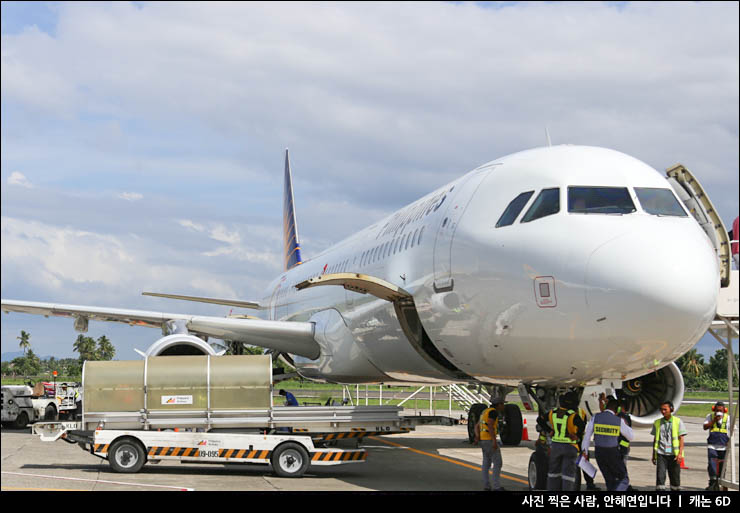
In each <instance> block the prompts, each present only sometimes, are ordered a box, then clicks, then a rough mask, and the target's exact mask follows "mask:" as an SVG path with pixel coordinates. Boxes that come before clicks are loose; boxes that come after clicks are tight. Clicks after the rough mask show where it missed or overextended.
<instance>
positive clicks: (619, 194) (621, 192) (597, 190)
mask: <svg viewBox="0 0 740 513" xmlns="http://www.w3.org/2000/svg"><path fill="white" fill-rule="evenodd" d="M635 210H637V209H636V208H635V204H634V203H633V202H632V198H630V193H629V191H628V190H627V187H568V212H570V213H573V214H631V213H632V212H634V211H635Z"/></svg>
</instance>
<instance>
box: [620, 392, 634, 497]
mask: <svg viewBox="0 0 740 513" xmlns="http://www.w3.org/2000/svg"><path fill="white" fill-rule="evenodd" d="M619 405H620V406H619V409H618V410H617V417H619V418H621V419H624V422H625V424H627V425H628V426H629V427H632V416H631V415H630V413H629V406H630V402H629V399H627V398H626V397H623V398H622V399H621V400H620V401H619ZM619 454H620V455H621V456H622V460H623V461H624V468H627V460H629V456H630V441H629V440H627V439H626V438H625V437H623V436H622V435H621V434H620V435H619ZM627 479H629V469H627ZM627 491H628V492H634V491H637V488H635V487H633V486H632V485H631V484H630V485H629V487H628V488H627Z"/></svg>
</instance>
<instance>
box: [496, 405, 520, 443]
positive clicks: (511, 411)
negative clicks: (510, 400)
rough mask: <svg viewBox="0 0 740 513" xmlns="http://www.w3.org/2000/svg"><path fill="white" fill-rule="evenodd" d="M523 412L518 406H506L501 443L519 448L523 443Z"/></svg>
mask: <svg viewBox="0 0 740 513" xmlns="http://www.w3.org/2000/svg"><path fill="white" fill-rule="evenodd" d="M523 425H524V423H523V421H522V412H521V410H520V409H519V406H517V405H516V404H507V405H505V406H504V422H503V425H502V426H501V443H503V444H504V445H508V446H517V445H519V444H520V443H521V441H522V430H523Z"/></svg>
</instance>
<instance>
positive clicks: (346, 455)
mask: <svg viewBox="0 0 740 513" xmlns="http://www.w3.org/2000/svg"><path fill="white" fill-rule="evenodd" d="M365 460H367V451H332V452H315V453H314V454H313V456H312V457H311V461H365Z"/></svg>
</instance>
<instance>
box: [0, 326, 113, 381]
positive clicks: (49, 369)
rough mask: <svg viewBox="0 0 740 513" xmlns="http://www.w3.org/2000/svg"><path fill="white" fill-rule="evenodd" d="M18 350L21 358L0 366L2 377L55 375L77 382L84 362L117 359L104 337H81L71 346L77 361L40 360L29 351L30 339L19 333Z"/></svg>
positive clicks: (70, 359) (109, 343) (28, 336)
mask: <svg viewBox="0 0 740 513" xmlns="http://www.w3.org/2000/svg"><path fill="white" fill-rule="evenodd" d="M16 339H17V340H20V343H19V344H18V346H19V347H20V348H21V349H23V356H19V357H17V358H13V360H12V361H10V362H2V375H3V376H23V377H29V376H44V375H47V374H48V375H51V374H52V373H53V372H54V371H57V374H58V376H60V377H61V376H65V377H66V378H69V379H79V378H80V377H81V376H82V365H83V364H84V363H85V362H86V361H87V360H112V359H113V358H114V357H115V356H116V348H115V347H114V346H113V343H112V342H111V341H110V339H109V338H108V337H106V336H105V335H101V336H100V337H98V339H97V340H96V339H94V338H92V337H86V336H84V335H80V336H78V337H77V339H76V340H75V341H74V343H73V344H72V349H74V351H75V352H76V353H79V355H80V356H79V357H78V358H59V359H57V358H54V357H53V356H52V357H50V358H48V359H45V360H41V359H40V358H39V357H38V356H37V355H36V353H34V352H33V349H32V348H31V335H30V334H29V333H28V332H26V331H21V334H20V336H19V337H16Z"/></svg>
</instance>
